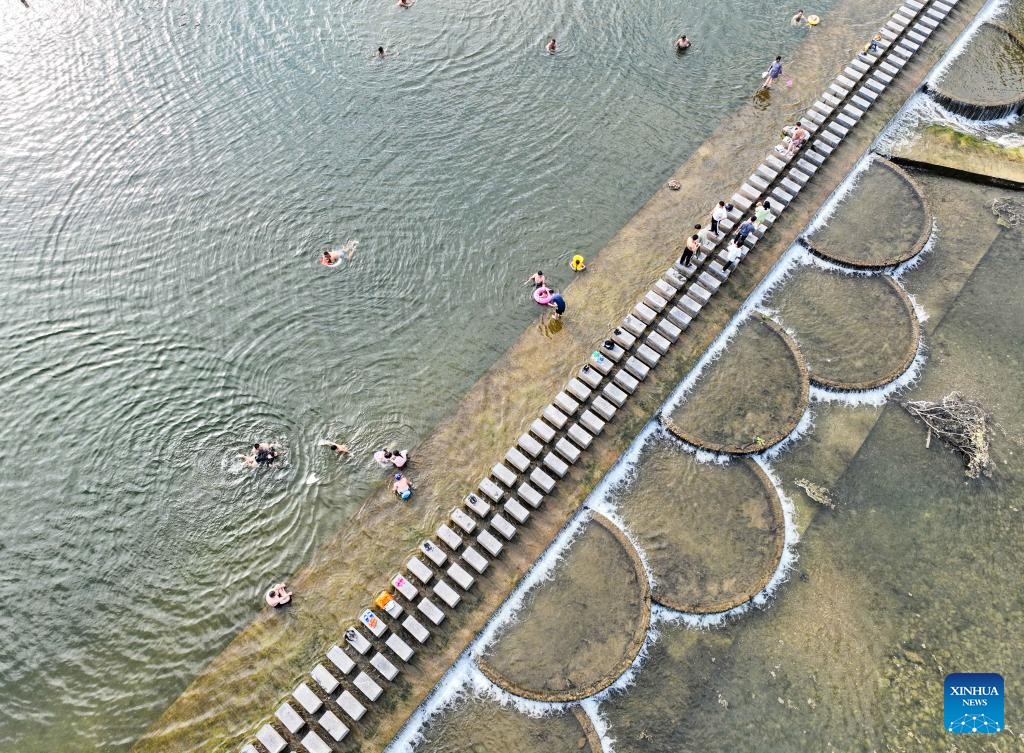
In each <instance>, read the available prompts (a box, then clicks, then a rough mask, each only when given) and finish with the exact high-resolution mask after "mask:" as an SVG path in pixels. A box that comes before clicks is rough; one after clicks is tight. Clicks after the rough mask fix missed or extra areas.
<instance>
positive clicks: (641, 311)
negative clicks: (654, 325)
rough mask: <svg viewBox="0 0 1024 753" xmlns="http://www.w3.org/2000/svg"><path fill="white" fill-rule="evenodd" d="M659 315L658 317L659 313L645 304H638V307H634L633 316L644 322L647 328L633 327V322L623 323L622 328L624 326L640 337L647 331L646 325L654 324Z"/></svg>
mask: <svg viewBox="0 0 1024 753" xmlns="http://www.w3.org/2000/svg"><path fill="white" fill-rule="evenodd" d="M657 315H658V312H656V311H655V310H654V309H652V308H650V307H649V306H646V305H645V304H643V303H638V304H637V305H636V306H634V307H633V316H635V317H636V318H637V319H639V320H640V321H641V322H643V323H644V325H645V326H643V327H635V326H633V323H632V322H629V323H626V322H623V323H622V326H624V327H625V328H626V329H628V330H629V331H630V332H632V333H633V334H634V335H640V334H641V333H642V332H643V331H644V330H645V329H647V327H646V325H648V324H650V323H651V322H653V321H654V318H655V317H656V316H657Z"/></svg>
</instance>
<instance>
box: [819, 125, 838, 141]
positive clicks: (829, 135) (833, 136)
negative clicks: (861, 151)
mask: <svg viewBox="0 0 1024 753" xmlns="http://www.w3.org/2000/svg"><path fill="white" fill-rule="evenodd" d="M835 127H836V124H835V123H832V124H831V125H830V126H829V130H827V131H822V132H821V136H819V138H820V139H821V140H822V141H824V142H825V143H826V144H828V145H830V146H832V147H836V146H839V142H841V141H842V140H843V135H842V134H838V133H836V132H835V130H834V129H835Z"/></svg>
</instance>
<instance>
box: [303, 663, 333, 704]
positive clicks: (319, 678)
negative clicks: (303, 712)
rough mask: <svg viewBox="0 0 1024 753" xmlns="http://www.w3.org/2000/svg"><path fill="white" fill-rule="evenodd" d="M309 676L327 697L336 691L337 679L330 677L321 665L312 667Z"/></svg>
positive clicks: (328, 671)
mask: <svg viewBox="0 0 1024 753" xmlns="http://www.w3.org/2000/svg"><path fill="white" fill-rule="evenodd" d="M309 675H310V677H312V678H313V680H315V681H316V684H317V685H319V686H320V687H321V688H323V689H324V692H325V693H327V695H330V694H331V693H333V692H334V691H335V690H337V689H338V685H339V683H338V678H337V677H335V676H334V675H332V674H331V673H330V670H328V669H327V667H325V666H324V665H323V664H317V665H316V666H315V667H313V670H312V671H311V672H310V673H309ZM310 713H312V712H310Z"/></svg>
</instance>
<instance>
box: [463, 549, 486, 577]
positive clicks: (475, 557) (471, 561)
mask: <svg viewBox="0 0 1024 753" xmlns="http://www.w3.org/2000/svg"><path fill="white" fill-rule="evenodd" d="M462 559H463V560H465V562H466V564H467V565H469V566H470V567H471V568H473V569H474V570H476V571H477V572H478V573H479V574H480V575H483V574H484V572H485V571H486V570H487V566H488V565H489V564H490V563H489V562H488V561H487V558H486V557H484V556H483V555H482V554H480V552H478V551H477V550H476V549H474V548H473V547H471V546H467V547H466V548H465V550H464V551H463V552H462Z"/></svg>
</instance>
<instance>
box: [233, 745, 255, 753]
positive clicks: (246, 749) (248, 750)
mask: <svg viewBox="0 0 1024 753" xmlns="http://www.w3.org/2000/svg"><path fill="white" fill-rule="evenodd" d="M238 753H259V751H258V750H256V746H255V745H253V744H251V743H250V744H249V745H243V746H242V749H241V750H240V751H239V752H238Z"/></svg>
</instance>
